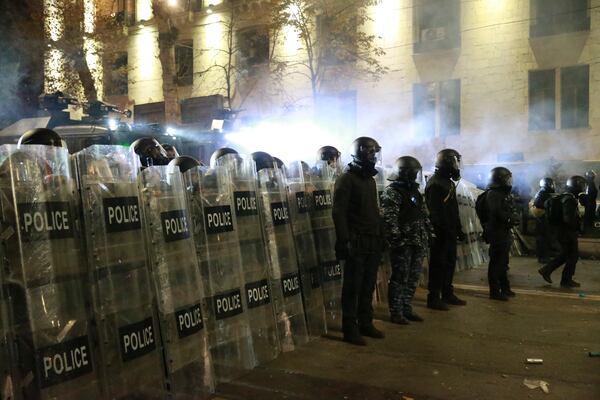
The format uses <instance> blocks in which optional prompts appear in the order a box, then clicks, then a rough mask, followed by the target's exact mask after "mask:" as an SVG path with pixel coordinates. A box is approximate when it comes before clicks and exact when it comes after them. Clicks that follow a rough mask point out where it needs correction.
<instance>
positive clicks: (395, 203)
mask: <svg viewBox="0 0 600 400" xmlns="http://www.w3.org/2000/svg"><path fill="white" fill-rule="evenodd" d="M421 177H422V168H421V163H419V161H418V160H417V159H416V158H414V157H410V156H404V157H400V158H398V159H397V160H396V168H395V171H394V175H393V179H392V183H390V185H389V186H388V187H387V188H386V189H385V191H384V192H383V195H382V198H381V203H382V204H381V205H382V208H383V221H384V226H385V234H386V240H387V242H388V245H389V249H390V261H391V264H392V276H391V277H390V282H389V286H388V301H389V308H390V320H391V321H392V322H393V323H395V324H401V325H407V324H408V323H409V322H408V321H418V322H421V321H423V318H421V317H420V316H419V315H418V314H416V313H415V312H414V311H413V307H412V300H413V297H414V295H415V290H416V289H417V285H418V283H419V276H420V275H421V270H422V269H423V259H424V257H425V255H426V253H427V250H428V248H429V241H430V239H431V237H432V235H433V228H432V226H431V222H430V221H429V215H428V214H429V213H428V211H427V206H426V205H425V199H424V198H423V196H422V195H421V193H419V182H420V181H421Z"/></svg>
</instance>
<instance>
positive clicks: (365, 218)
mask: <svg viewBox="0 0 600 400" xmlns="http://www.w3.org/2000/svg"><path fill="white" fill-rule="evenodd" d="M352 146H353V151H352V158H353V161H352V162H351V163H350V164H349V165H348V168H347V170H346V171H345V172H344V173H343V174H342V175H340V177H339V178H338V179H337V181H336V182H335V190H334V196H333V220H334V223H335V230H336V245H335V247H336V256H337V259H338V260H340V261H342V260H343V261H346V263H345V266H344V278H343V288H342V330H343V332H344V341H346V342H348V343H351V344H355V345H365V344H366V342H365V340H364V339H363V337H362V336H361V335H364V336H370V337H373V338H383V337H384V335H383V332H381V331H379V330H378V329H376V328H375V326H373V308H372V306H371V302H372V298H373V291H374V290H375V283H376V279H377V269H378V267H379V263H380V261H381V253H382V250H383V249H382V242H383V232H382V221H381V216H380V214H379V205H378V202H377V188H376V184H375V180H374V179H373V177H374V176H375V175H377V170H376V169H375V163H376V162H377V153H379V152H380V150H381V147H380V146H379V143H377V141H376V140H375V139H373V138H370V137H359V138H357V139H355V140H354V142H353V143H352Z"/></svg>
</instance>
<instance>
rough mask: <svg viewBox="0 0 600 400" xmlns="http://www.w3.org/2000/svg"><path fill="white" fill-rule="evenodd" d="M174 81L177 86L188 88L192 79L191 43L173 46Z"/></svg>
mask: <svg viewBox="0 0 600 400" xmlns="http://www.w3.org/2000/svg"><path fill="white" fill-rule="evenodd" d="M175 69H176V72H177V75H176V80H177V85H179V86H189V85H191V84H192V82H193V79H194V48H193V43H192V41H187V42H182V43H180V44H177V45H176V46H175Z"/></svg>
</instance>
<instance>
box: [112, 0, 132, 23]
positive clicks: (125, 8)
mask: <svg viewBox="0 0 600 400" xmlns="http://www.w3.org/2000/svg"><path fill="white" fill-rule="evenodd" d="M115 5H116V12H115V18H116V19H117V21H118V22H119V23H121V24H123V25H128V26H129V25H133V24H134V23H135V0H116V2H115Z"/></svg>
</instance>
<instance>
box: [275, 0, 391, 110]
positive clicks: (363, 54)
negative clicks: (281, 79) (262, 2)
mask: <svg viewBox="0 0 600 400" xmlns="http://www.w3.org/2000/svg"><path fill="white" fill-rule="evenodd" d="M371 3H372V0H276V2H275V5H274V6H273V9H272V25H273V28H274V29H279V30H281V29H283V28H284V27H291V28H292V29H293V30H294V31H295V33H296V35H297V38H298V41H299V43H300V46H301V49H300V50H302V54H301V55H300V56H299V58H297V59H293V60H287V61H285V63H286V64H287V68H286V69H287V71H288V72H289V73H294V74H299V75H302V76H304V77H306V78H307V79H308V81H309V82H310V85H311V93H312V96H313V100H317V98H318V96H319V94H320V93H321V91H322V90H323V88H324V86H326V85H327V84H330V83H333V82H334V81H338V82H339V81H346V82H347V81H348V80H349V79H355V78H358V79H370V80H373V81H376V80H378V79H380V78H381V77H382V75H384V74H385V73H386V72H387V67H385V66H383V65H382V64H381V62H380V61H379V58H380V57H381V56H383V55H385V52H384V50H383V49H382V48H381V47H380V46H378V45H377V43H376V40H377V37H376V36H375V35H371V34H368V33H366V32H365V29H364V28H365V25H366V24H367V23H368V22H369V21H371V18H370V17H369V15H368V7H369V5H370V4H371Z"/></svg>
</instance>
